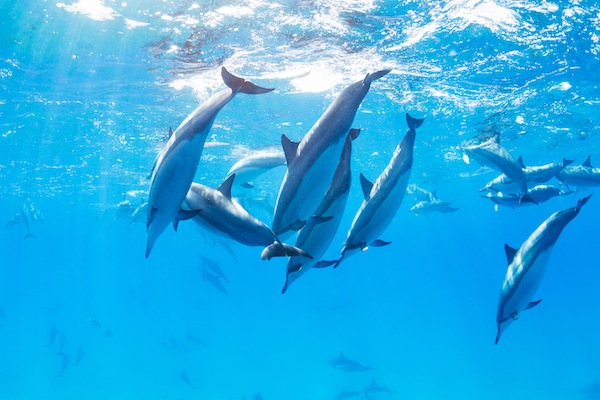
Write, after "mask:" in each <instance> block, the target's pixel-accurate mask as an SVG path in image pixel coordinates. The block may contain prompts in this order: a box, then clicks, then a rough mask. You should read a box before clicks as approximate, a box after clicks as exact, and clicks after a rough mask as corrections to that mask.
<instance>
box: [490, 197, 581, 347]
mask: <svg viewBox="0 0 600 400" xmlns="http://www.w3.org/2000/svg"><path fill="white" fill-rule="evenodd" d="M590 197H591V195H590V196H588V197H585V198H583V199H580V200H579V201H578V202H577V205H576V206H575V207H572V208H568V209H566V210H562V211H557V212H555V213H554V214H552V215H551V216H550V217H548V218H547V219H546V220H545V221H544V222H542V224H541V225H540V226H539V227H538V228H537V229H536V230H535V231H534V232H533V233H532V234H531V235H530V236H529V238H527V240H526V241H525V242H524V243H523V244H522V245H521V247H520V248H519V249H518V250H517V249H513V248H512V247H510V246H509V245H505V246H504V248H505V250H506V258H507V259H508V270H507V271H506V277H505V278H504V282H503V283H502V290H501V291H500V297H499V299H498V313H497V316H496V324H497V327H498V333H497V335H496V344H498V340H500V335H502V332H504V330H506V328H507V327H508V326H509V325H510V324H511V323H512V322H513V321H516V320H517V319H518V318H519V316H520V313H521V312H522V311H523V310H528V309H530V308H532V307H535V306H536V305H537V304H539V302H540V301H541V300H537V301H532V298H533V296H534V295H535V292H536V291H537V288H538V287H539V286H540V283H541V281H542V278H543V277H544V273H545V272H546V267H547V265H548V261H549V259H550V254H551V253H552V248H553V247H554V244H555V243H556V241H557V240H558V237H559V236H560V234H561V232H562V231H563V229H564V228H565V227H566V226H567V224H568V223H569V222H571V221H572V220H573V218H575V217H576V216H577V214H579V211H580V210H581V207H583V206H584V205H585V204H586V203H587V202H588V200H589V199H590Z"/></svg>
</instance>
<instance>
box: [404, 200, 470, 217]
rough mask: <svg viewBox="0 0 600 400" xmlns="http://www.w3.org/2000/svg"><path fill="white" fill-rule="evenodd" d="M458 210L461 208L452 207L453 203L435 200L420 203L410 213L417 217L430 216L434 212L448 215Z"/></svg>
mask: <svg viewBox="0 0 600 400" xmlns="http://www.w3.org/2000/svg"><path fill="white" fill-rule="evenodd" d="M458 210H460V207H452V202H449V201H442V200H440V199H433V200H431V201H419V202H418V203H416V204H415V205H414V206H412V207H411V208H410V210H409V211H410V212H413V213H415V214H416V215H419V214H423V215H429V214H430V213H432V212H438V213H442V214H447V213H451V212H455V211H458Z"/></svg>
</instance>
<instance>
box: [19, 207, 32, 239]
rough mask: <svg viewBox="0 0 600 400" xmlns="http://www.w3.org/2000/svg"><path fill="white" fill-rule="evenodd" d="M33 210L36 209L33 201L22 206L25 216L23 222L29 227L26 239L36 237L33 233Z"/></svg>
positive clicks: (23, 215)
mask: <svg viewBox="0 0 600 400" xmlns="http://www.w3.org/2000/svg"><path fill="white" fill-rule="evenodd" d="M32 211H35V209H34V207H33V204H31V203H27V204H23V206H22V207H21V216H22V217H23V222H24V223H25V227H26V228H27V234H26V235H25V239H30V238H35V235H34V234H32V233H31V221H32V216H31V212H32Z"/></svg>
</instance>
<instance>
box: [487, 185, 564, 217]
mask: <svg viewBox="0 0 600 400" xmlns="http://www.w3.org/2000/svg"><path fill="white" fill-rule="evenodd" d="M571 193H573V191H565V190H563V189H560V188H557V187H556V186H552V185H537V186H534V187H532V188H531V189H527V194H528V195H529V197H531V198H532V199H533V200H535V202H536V203H537V204H540V203H544V202H546V201H548V200H550V199H551V198H553V197H557V196H565V195H568V194H571ZM481 197H484V198H486V199H490V200H491V201H493V202H494V210H496V211H498V206H504V207H511V208H517V207H520V206H525V205H527V204H532V203H521V202H520V198H521V196H520V195H519V194H517V193H504V192H488V193H486V195H485V196H481Z"/></svg>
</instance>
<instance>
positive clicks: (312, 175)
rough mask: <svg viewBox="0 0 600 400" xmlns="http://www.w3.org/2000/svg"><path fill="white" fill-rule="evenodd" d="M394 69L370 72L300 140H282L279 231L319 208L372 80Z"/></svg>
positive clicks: (275, 218)
mask: <svg viewBox="0 0 600 400" xmlns="http://www.w3.org/2000/svg"><path fill="white" fill-rule="evenodd" d="M389 72H390V70H382V71H378V72H375V73H372V74H367V76H365V78H364V79H363V80H362V81H359V82H356V83H354V84H352V85H350V86H349V87H347V88H346V89H344V90H343V91H342V93H340V94H339V95H338V96H337V98H336V99H335V100H334V102H333V103H332V104H331V105H330V106H329V107H328V108H327V110H325V112H324V113H323V115H321V117H320V118H319V120H318V121H317V122H316V123H315V124H314V125H313V127H312V128H311V129H310V130H309V131H308V133H306V135H305V136H304V138H303V139H302V140H301V141H300V142H299V143H296V142H292V141H291V140H289V139H288V138H287V137H286V136H285V135H282V137H281V141H282V146H283V151H284V153H285V158H286V160H287V166H288V169H287V172H286V174H285V176H284V178H283V181H282V183H281V188H280V189H279V194H278V196H277V202H276V204H275V210H274V214H273V224H272V227H273V231H274V232H275V233H276V234H277V235H279V234H282V233H284V232H287V231H289V230H298V229H300V228H301V227H302V226H303V225H304V224H305V223H306V220H307V219H308V218H309V217H310V216H311V215H312V213H314V211H315V210H316V209H317V207H318V205H319V202H320V201H321V200H322V199H323V196H324V195H325V192H326V190H327V187H328V185H329V183H330V182H331V179H332V178H333V174H334V173H335V169H336V166H337V161H338V160H339V159H340V155H341V154H342V149H343V147H344V142H345V138H346V136H347V134H348V132H349V131H350V128H351V125H352V122H353V121H354V117H355V115H356V111H357V110H358V107H359V106H360V103H361V102H362V100H363V99H364V98H365V96H366V95H367V93H368V92H369V88H370V87H371V83H372V82H373V81H375V80H377V79H379V78H381V77H383V76H385V75H387V74H388V73H389Z"/></svg>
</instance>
